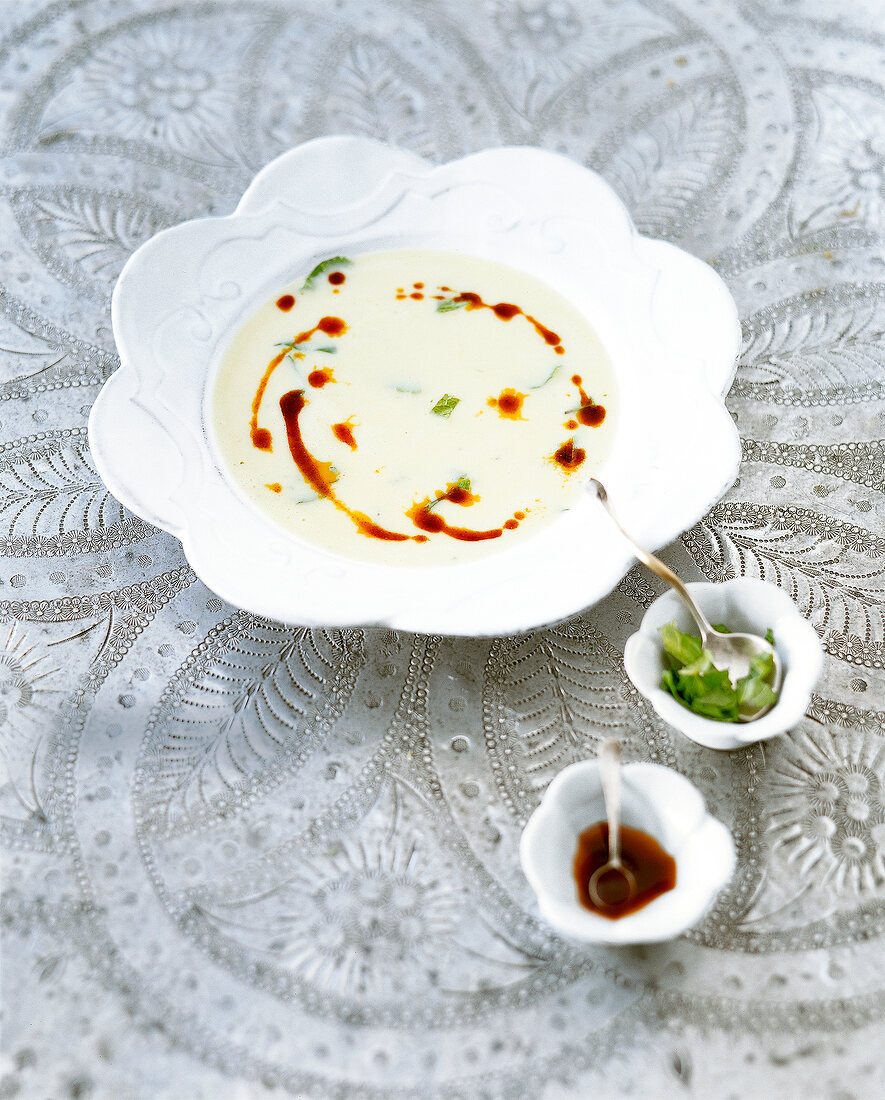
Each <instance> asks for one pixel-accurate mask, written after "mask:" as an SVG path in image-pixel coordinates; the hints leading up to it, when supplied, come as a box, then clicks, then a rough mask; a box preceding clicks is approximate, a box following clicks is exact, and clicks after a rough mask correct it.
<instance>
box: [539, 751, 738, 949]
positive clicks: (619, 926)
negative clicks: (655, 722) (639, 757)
mask: <svg viewBox="0 0 885 1100" xmlns="http://www.w3.org/2000/svg"><path fill="white" fill-rule="evenodd" d="M604 820H605V800H604V798H603V794H602V784H601V782H600V777H599V765H598V763H597V762H596V761H595V760H582V761H581V762H580V763H577V764H572V765H570V766H569V767H568V768H565V769H564V770H563V771H562V772H560V773H559V775H557V776H556V778H555V779H554V780H553V782H552V783H551V784H550V786H549V787H548V788H547V791H546V793H545V794H544V797H543V798H542V800H541V804H540V806H538V808H537V809H536V810H535V812H534V813H533V814H532V816H531V817H530V818H529V821H528V824H527V825H526V827H525V830H524V831H523V834H522V839H521V841H520V846H519V855H520V859H521V861H522V868H523V871H524V872H525V876H526V878H527V879H528V880H529V883H530V884H531V887H532V889H533V890H534V891H535V894H536V895H537V897H538V906H539V908H540V910H541V914H542V916H543V917H544V918H545V920H547V921H549V923H550V924H552V925H553V927H554V928H556V929H557V930H558V931H559V932H562V933H563V934H565V935H566V936H571V937H573V938H574V939H577V940H584V941H585V942H586V943H607V944H631V943H659V942H661V941H664V940H671V939H674V938H675V937H676V936H678V935H680V934H681V933H682V932H685V931H686V930H687V929H688V928H691V927H692V925H694V924H697V922H698V921H699V920H700V919H701V917H702V916H703V914H704V913H705V912H706V910H707V909H708V908H709V906H710V904H711V903H712V901H713V899H714V897H715V896H716V894H717V893H718V892H719V890H721V889H722V887H723V886H724V885H725V883H726V882H727V881H728V880H729V878H730V877H731V874H732V872H733V871H734V867H735V847H734V841H733V840H732V837H731V833H730V832H729V831H728V829H727V828H726V827H725V826H724V825H723V824H722V823H721V822H720V821H717V820H716V819H715V818H713V817H711V816H710V815H709V814H708V813H707V810H706V807H705V805H704V799H703V797H702V796H701V793H700V791H699V790H698V789H697V787H695V786H694V784H693V783H691V782H690V781H689V780H688V779H686V778H685V776H683V775H680V774H679V772H676V771H673V770H672V769H670V768H664V767H661V765H660V764H625V765H624V766H623V768H622V769H621V820H622V822H623V824H625V825H629V826H631V827H632V828H634V829H641V830H642V831H643V832H645V833H648V834H650V835H651V836H653V837H654V838H655V839H656V840H657V841H658V843H659V844H660V845H661V847H662V848H663V849H664V850H665V851H666V852H668V853H669V854H670V855H671V856H672V857H673V859H674V860H675V861H676V885H675V886H674V888H673V889H672V890H669V891H668V892H667V893H664V894H661V895H660V896H659V897H657V898H655V899H654V901H651V902H649V903H648V905H646V906H645V907H644V908H642V909H639V910H637V911H636V912H635V913H631V914H630V915H629V916H625V917H619V918H618V919H617V920H609V919H607V918H606V917H601V916H597V915H596V914H595V913H593V912H591V911H590V910H589V909H585V908H584V907H583V906H582V905H581V903H580V902H579V901H578V895H577V884H576V883H575V879H574V875H573V869H572V861H573V859H574V855H575V850H576V848H577V843H578V836H579V834H580V833H581V832H583V831H584V829H587V828H589V827H590V826H591V825H595V824H596V823H597V822H598V821H604Z"/></svg>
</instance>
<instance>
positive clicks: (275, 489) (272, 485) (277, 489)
mask: <svg viewBox="0 0 885 1100" xmlns="http://www.w3.org/2000/svg"><path fill="white" fill-rule="evenodd" d="M264 487H265V489H270V491H271V492H272V493H281V492H282V491H283V487H282V485H280V483H279V482H278V481H270V482H268V484H267V485H265V486H264Z"/></svg>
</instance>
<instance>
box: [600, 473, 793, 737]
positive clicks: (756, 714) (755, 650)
mask: <svg viewBox="0 0 885 1100" xmlns="http://www.w3.org/2000/svg"><path fill="white" fill-rule="evenodd" d="M587 489H588V491H589V492H590V493H594V494H595V495H596V497H597V499H598V500H599V503H600V504H601V505H602V506H603V508H605V510H606V512H608V514H609V517H610V518H611V520H612V522H613V523H614V525H615V526H616V527H617V528H618V530H619V531H620V532H621V534H622V535H623V536H624V538H625V539H626V540H627V542H629V543H630V546H631V547H632V548H633V553H634V554H635V556H636V557H637V558H638V559H639V560H640V561H641V562H642V564H643V565H644V566H646V567H647V568H648V569H650V570H651V571H652V573H657V575H658V576H659V577H660V578H661V579H662V580H665V581H666V582H667V584H669V585H672V587H673V588H675V589H676V592H677V594H678V595H679V596H680V597H681V599H682V602H683V603H684V604H685V606H686V607H687V608H688V610H689V611H690V612H691V616H692V618H693V619H694V621H695V622H696V623H697V626H698V629H699V630H700V632H701V645H703V647H704V649H706V650H707V651H708V652H709V653H710V656H711V658H712V660H713V664H714V665H715V666H716V667H717V668H720V669H724V670H725V671H726V672H727V673H728V676H729V679H730V680H731V682H732V684H737V682H738V680H740V679H741V677H742V676H746V675H747V673H748V672H749V671H750V661H751V660H752V658H753V657H756V656H757V655H758V654H760V653H770V654H771V655H772V657H773V658H774V677H773V679H772V682H771V687H772V690H773V691H774V692H775V693H777V692H778V691H780V686H781V680H782V678H783V666H782V665H781V661H780V658H779V657H778V655H777V650H776V649H775V648H774V646H773V645H771V644H770V643H769V642H766V640H765V639H764V638H760V637H759V635H758V634H720V633H719V631H718V630H714V629H713V627H712V626H711V625H710V623H709V621H708V620H707V617H706V616H705V615H704V613H703V611H701V609H700V608H699V607H698V605H697V604H696V603H695V601H694V599H693V597H692V595H691V593H690V592H689V591H688V589H687V588H686V587H685V585H684V584H683V583H682V581H681V580H680V579H679V578H678V577H677V576H676V574H675V573H674V572H673V570H672V569H669V568H668V567H667V566H666V565H664V563H663V562H662V561H661V559H660V558H656V557H655V556H654V554H650V553H649V552H648V551H647V550H643V548H642V547H641V546H638V545H637V544H636V543H635V542H634V541H633V539H632V538H631V537H630V535H628V534H627V532H626V531H625V530H624V528H623V527H622V526H621V524H620V521H619V520H618V517H617V516H616V515H615V514H614V512H613V511H612V507H611V505H610V504H609V502H608V493H606V491H605V486H604V485H603V484H602V482H601V481H597V480H596V478H595V477H592V478H590V480H589V481H588V482H587ZM773 706H774V703H768V704H766V705H765V706H764V707H758V708H757V709H756V710H753V711H747V712H742V713H740V714H739V715H738V719H737V720H738V721H739V722H755V721H756V719H757V718H761V717H762V715H763V714H765V713H767V712H768V711H769V710H770V709H771V707H773Z"/></svg>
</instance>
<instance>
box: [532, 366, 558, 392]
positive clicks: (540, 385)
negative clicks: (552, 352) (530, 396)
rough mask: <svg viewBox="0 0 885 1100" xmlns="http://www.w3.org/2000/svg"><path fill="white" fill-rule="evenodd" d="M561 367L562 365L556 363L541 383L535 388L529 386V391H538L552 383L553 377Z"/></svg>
mask: <svg viewBox="0 0 885 1100" xmlns="http://www.w3.org/2000/svg"><path fill="white" fill-rule="evenodd" d="M561 366H562V363H557V364H556V366H555V367H554V368H553V370H552V371H551V372H550V373H549V374H548V375H547V377H546V378H545V379H544V381H543V382H539V383H538V385H537V386H529V389H530V390H540V389H541V388H542V387H543V386H546V385H547V383H548V382H550V381H552V379H553V376H554V375H555V374H556V372H557V371H558V370H559V368H560V367H561Z"/></svg>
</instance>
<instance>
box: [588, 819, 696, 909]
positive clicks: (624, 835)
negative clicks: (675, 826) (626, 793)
mask: <svg viewBox="0 0 885 1100" xmlns="http://www.w3.org/2000/svg"><path fill="white" fill-rule="evenodd" d="M607 862H608V822H607V821H597V822H596V824H595V825H591V826H590V828H589V829H585V830H584V831H583V832H582V833H581V834H580V836H579V837H578V846H577V848H576V850H575V856H574V863H573V871H574V877H575V887H576V889H577V894H578V901H579V902H580V903H581V905H582V906H583V907H584V908H585V909H589V910H590V912H591V913H596V914H597V916H600V917H605V918H606V919H608V920H618V918H620V917H627V916H629V915H630V914H631V913H635V912H637V911H638V910H639V909H643V908H644V907H645V906H646V905H648V903H649V902H650V901H654V899H655V898H657V897H660V896H661V894H666V893H667V891H668V890H672V889H673V887H674V886H675V885H676V860H675V859H673V857H672V856H671V855H670V853H669V852H665V851H664V849H663V848H662V847H661V846H660V844H658V842H657V840H655V838H654V837H653V836H650V835H649V834H648V833H644V832H643V831H642V830H641V829H633V828H631V827H630V826H629V825H621V862H622V863H623V864H624V866H625V867H627V868H628V869H629V870H630V871H632V872H633V876H634V877H635V879H636V892H635V894H633V895H632V897H628V898H626V899H624V894H625V879H624V877H623V875H620V874H618V873H617V872H616V871H613V872H612V874H611V875H607V874H606V875H603V876H602V877H601V878H600V880H599V882H598V884H597V889H598V891H599V896H600V897H601V898H602V899H603V900H604V901H607V902H610V903H611V904H608V905H605V906H596V905H594V904H593V902H592V901H591V899H590V894H589V893H588V891H587V887H588V885H589V883H590V879H591V877H592V876H593V872H594V871H595V870H596V869H597V868H598V867H602V865H603V864H605V863H607Z"/></svg>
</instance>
